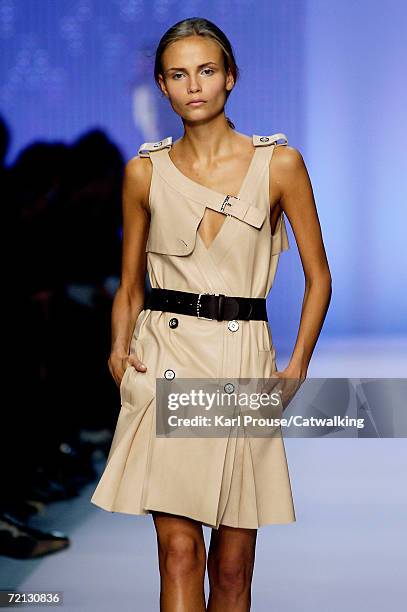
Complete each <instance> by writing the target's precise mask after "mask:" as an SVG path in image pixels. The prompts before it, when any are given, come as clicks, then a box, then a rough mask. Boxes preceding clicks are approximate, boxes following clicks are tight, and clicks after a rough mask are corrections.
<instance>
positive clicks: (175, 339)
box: [91, 18, 331, 612]
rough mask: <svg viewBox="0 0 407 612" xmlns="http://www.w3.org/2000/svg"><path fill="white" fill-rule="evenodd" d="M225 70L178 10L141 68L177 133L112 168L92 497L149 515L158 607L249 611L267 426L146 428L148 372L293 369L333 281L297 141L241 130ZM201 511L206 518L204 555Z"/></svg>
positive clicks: (264, 486) (279, 516) (277, 450)
mask: <svg viewBox="0 0 407 612" xmlns="http://www.w3.org/2000/svg"><path fill="white" fill-rule="evenodd" d="M237 76H238V68H237V66H236V62H235V58H234V54H233V51H232V47H231V44H230V42H229V41H228V39H227V38H226V36H225V35H224V34H223V32H222V31H221V30H220V29H219V28H218V27H217V26H216V25H215V24H213V23H212V22H210V21H208V20H206V19H201V18H191V19H186V20H184V21H182V22H179V23H177V24H175V25H174V26H173V27H172V28H171V29H170V30H168V31H167V32H166V33H165V35H164V36H163V37H162V39H161V41H160V43H159V45H158V48H157V51H156V61H155V79H156V82H157V84H158V85H159V87H160V88H161V91H162V92H163V94H164V95H165V96H166V97H167V98H168V100H169V103H170V104H171V106H172V108H173V110H174V112H175V113H177V115H179V117H180V118H181V120H182V122H183V125H184V135H183V136H182V138H180V139H179V140H178V141H176V142H173V141H172V137H171V136H168V135H163V139H162V140H161V141H158V142H147V143H144V144H143V145H142V146H141V147H140V149H139V152H138V155H137V156H136V157H134V158H133V159H131V160H130V161H129V162H128V163H127V166H126V172H125V179H124V188H123V261H122V276H121V284H120V287H119V289H118V291H117V294H116V296H115V299H114V304H113V309H112V349H111V355H110V358H109V368H110V371H111V374H112V376H113V378H114V380H115V381H116V383H117V384H118V386H119V387H120V397H121V410H120V414H119V416H118V421H117V426H116V430H115V433H114V438H113V441H112V445H111V449H110V453H109V456H108V459H107V463H106V466H105V469H104V472H103V474H102V476H101V478H100V481H99V483H98V486H97V488H96V490H95V492H94V494H93V497H92V499H91V501H92V503H94V504H96V505H97V506H100V507H101V508H104V509H105V510H109V511H111V512H124V513H129V514H151V515H152V518H153V521H154V525H155V528H156V532H157V543H158V558H159V569H160V575H161V594H160V609H161V610H164V611H175V610H177V612H178V611H181V610H185V611H187V610H188V611H189V610H194V612H200V611H202V610H210V611H212V612H213V611H215V610H216V611H222V612H226V611H228V610H232V609H233V610H234V611H235V612H237V610H239V611H240V610H249V609H250V601H251V581H252V573H253V567H254V558H255V545H256V537H257V530H258V528H259V527H261V526H262V525H266V524H273V523H291V522H294V521H295V520H296V518H295V512H294V505H293V498H292V492H291V486H290V479H289V472H288V466H287V461H286V455H285V448H284V443H283V439H282V436H281V432H280V435H277V436H273V437H271V438H270V437H265V438H259V437H257V438H255V437H252V438H250V437H236V436H223V437H211V438H198V437H194V436H191V437H188V438H176V439H174V438H172V439H171V438H168V437H157V436H156V431H155V426H156V421H155V417H156V410H155V408H156V401H155V400H156V379H167V380H177V379H178V378H205V379H213V380H218V379H222V380H223V379H227V378H228V377H230V378H235V379H236V378H238V377H242V378H243V377H258V378H271V377H279V378H296V379H299V380H304V379H305V378H306V374H307V369H308V366H309V362H310V359H311V355H312V352H313V350H314V347H315V344H316V342H317V339H318V336H319V333H320V330H321V327H322V324H323V321H324V318H325V314H326V311H327V308H328V305H329V301H330V295H331V276H330V272H329V268H328V262H327V258H326V254H325V250H324V246H323V241H322V236H321V231H320V225H319V221H318V216H317V211H316V206H315V202H314V198H313V192H312V187H311V183H310V180H309V176H308V172H307V169H306V167H305V164H304V161H303V159H302V156H301V154H300V153H299V152H298V151H297V150H296V149H295V148H293V147H290V146H288V143H287V138H286V137H285V135H284V134H282V133H276V134H274V135H267V134H266V135H264V136H258V135H253V136H252V137H248V136H246V135H244V134H241V133H239V132H237V131H236V130H235V129H234V126H233V124H232V122H231V121H230V120H229V119H228V118H227V117H226V116H225V108H224V107H225V103H226V101H227V99H228V96H229V95H230V93H231V91H232V89H233V87H234V85H235V83H236V80H237ZM164 136H165V137H164ZM284 213H285V214H286V215H287V217H288V219H289V221H290V224H291V226H292V228H293V232H294V235H295V238H296V241H297V244H298V247H299V251H300V255H301V261H302V264H303V268H304V274H305V296H304V302H303V307H302V313H301V321H300V326H299V331H298V336H297V339H296V343H295V347H294V350H293V353H292V356H291V358H290V360H289V363H288V366H287V367H286V368H285V370H283V371H281V372H279V371H277V366H276V353H275V348H274V346H273V340H272V334H271V332H270V328H269V325H268V321H267V311H266V297H267V295H268V294H269V291H270V289H271V287H272V285H273V280H274V277H275V273H276V269H277V264H278V259H279V254H280V253H281V251H283V250H285V249H288V248H289V243H288V237H287V233H286V226H285V219H284ZM146 269H147V270H148V273H149V278H150V282H151V286H152V292H151V295H150V296H149V300H148V302H147V303H145V302H144V288H145V273H146ZM202 525H206V526H209V527H212V533H211V542H210V547H209V553H208V558H207V556H206V549H205V541H204V537H203V530H202ZM206 562H207V566H208V574H209V582H210V595H209V600H208V603H207V607H205V606H206V604H205V594H204V576H205V569H206Z"/></svg>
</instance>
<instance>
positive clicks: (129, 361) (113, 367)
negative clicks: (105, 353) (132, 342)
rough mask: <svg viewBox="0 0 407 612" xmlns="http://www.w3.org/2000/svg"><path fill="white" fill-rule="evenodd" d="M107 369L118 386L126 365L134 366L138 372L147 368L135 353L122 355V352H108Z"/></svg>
mask: <svg viewBox="0 0 407 612" xmlns="http://www.w3.org/2000/svg"><path fill="white" fill-rule="evenodd" d="M108 365H109V371H110V373H111V375H112V376H113V379H114V381H115V383H116V385H117V386H118V387H120V384H121V381H122V378H123V375H124V372H125V371H126V368H127V366H128V365H131V366H133V367H134V368H136V370H137V371H138V372H146V371H147V368H146V366H145V365H144V363H143V362H142V361H140V359H138V358H137V357H136V355H123V354H122V353H110V357H109V361H108Z"/></svg>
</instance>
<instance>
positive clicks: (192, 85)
mask: <svg viewBox="0 0 407 612" xmlns="http://www.w3.org/2000/svg"><path fill="white" fill-rule="evenodd" d="M188 91H189V92H190V93H195V92H197V91H201V86H200V85H199V82H198V81H197V80H196V79H195V78H193V77H191V79H190V81H189V87H188Z"/></svg>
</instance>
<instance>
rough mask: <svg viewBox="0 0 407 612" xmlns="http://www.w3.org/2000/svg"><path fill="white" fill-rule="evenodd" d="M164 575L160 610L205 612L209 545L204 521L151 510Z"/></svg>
mask: <svg viewBox="0 0 407 612" xmlns="http://www.w3.org/2000/svg"><path fill="white" fill-rule="evenodd" d="M152 515H153V520H154V526H155V529H156V532H157V544H158V560H159V569H160V576H161V590H160V612H204V611H205V609H206V608H205V589H204V580H205V568H206V548H205V540H204V536H203V531H202V524H201V523H200V522H198V521H195V520H193V519H190V518H188V517H184V516H178V515H176V514H168V513H166V512H156V511H152Z"/></svg>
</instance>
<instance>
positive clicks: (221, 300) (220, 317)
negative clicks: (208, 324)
mask: <svg viewBox="0 0 407 612" xmlns="http://www.w3.org/2000/svg"><path fill="white" fill-rule="evenodd" d="M225 297H226V296H225V295H224V294H223V293H219V300H218V315H217V317H216V319H217V320H218V321H223V308H224V305H225Z"/></svg>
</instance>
